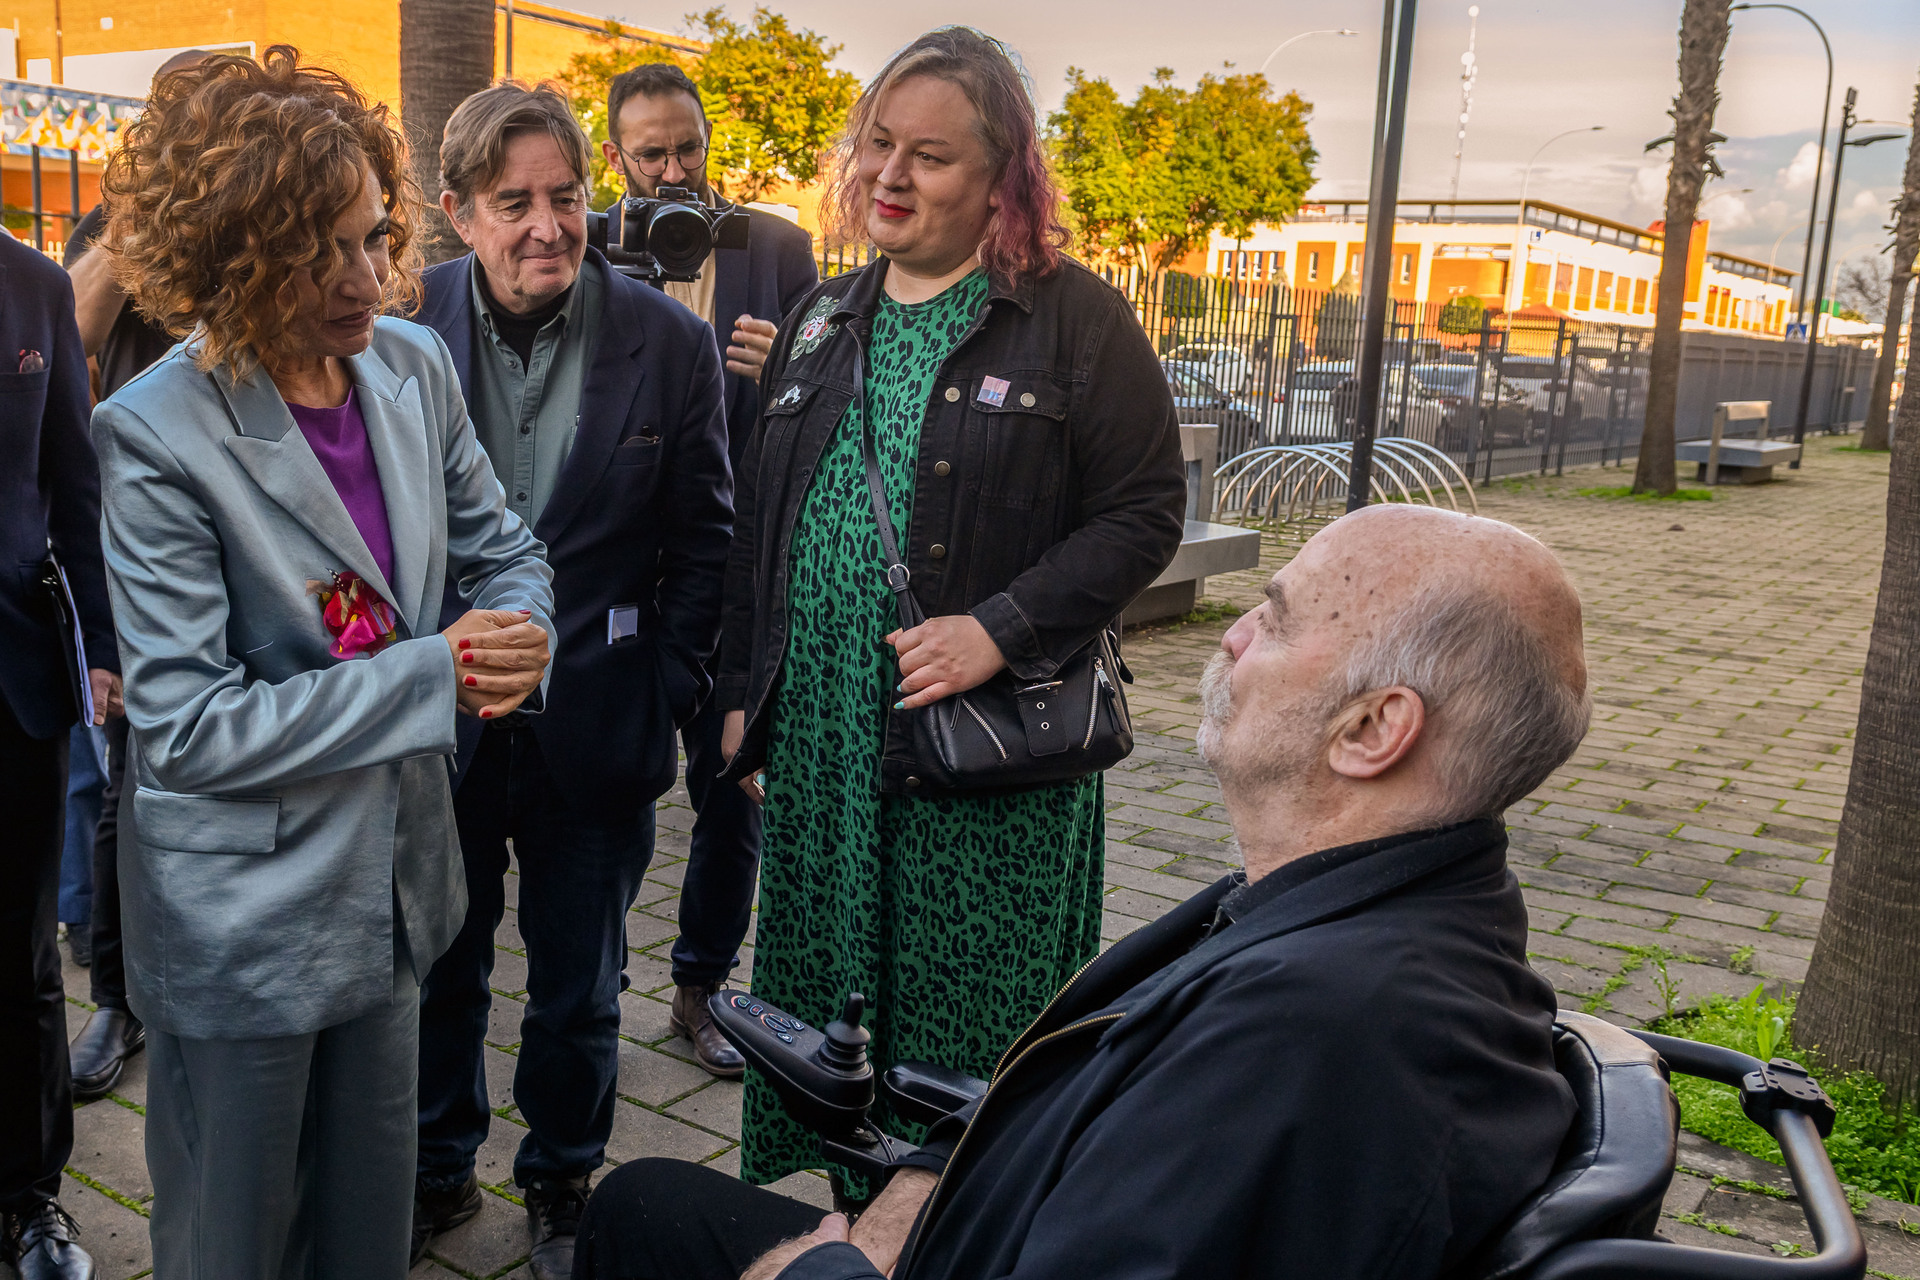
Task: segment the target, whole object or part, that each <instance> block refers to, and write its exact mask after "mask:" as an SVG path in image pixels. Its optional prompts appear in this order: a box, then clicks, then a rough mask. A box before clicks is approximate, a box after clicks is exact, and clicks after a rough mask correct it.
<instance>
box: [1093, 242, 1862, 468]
mask: <svg viewBox="0 0 1920 1280" xmlns="http://www.w3.org/2000/svg"><path fill="white" fill-rule="evenodd" d="M1103 274H1104V275H1105V277H1106V279H1107V280H1108V281H1109V282H1110V283H1112V284H1113V285H1114V286H1115V287H1116V288H1118V289H1120V290H1121V292H1122V293H1124V294H1125V295H1126V296H1127V297H1128V299H1129V300H1130V301H1131V302H1132V303H1133V305H1134V309H1135V311H1136V313H1137V314H1138V315H1139V317H1140V322H1141V324H1142V326H1144V328H1145V329H1146V331H1147V335H1148V337H1149V338H1150V339H1151V340H1152V342H1153V344H1154V349H1155V350H1156V351H1157V352H1158V353H1159V355H1160V357H1161V361H1162V364H1163V366H1164V367H1165V369H1166V371H1167V378H1168V382H1169V383H1170V384H1171V385H1172V388H1173V391H1174V398H1175V403H1176V405H1177V406H1178V408H1179V412H1180V417H1181V420H1182V421H1187V422H1217V423H1218V424H1219V425H1220V428H1221V440H1220V456H1221V458H1222V459H1223V460H1225V459H1227V458H1230V457H1233V456H1234V455H1236V454H1238V453H1241V452H1244V451H1246V450H1247V449H1250V448H1255V447H1258V446H1261V445H1273V444H1303V443H1304V444H1313V443H1330V442H1335V441H1342V440H1350V439H1352V437H1353V431H1354V422H1355V419H1356V417H1357V413H1358V392H1357V384H1356V381H1355V377H1354V371H1355V363H1356V358H1357V356H1358V353H1359V347H1360V298H1359V295H1358V294H1357V293H1347V292H1337V291H1336V292H1308V291H1302V290H1292V289H1289V288H1287V287H1286V286H1285V285H1284V284H1282V283H1279V282H1274V283H1272V284H1263V283H1259V282H1253V283H1249V282H1245V281H1236V280H1230V279H1224V278H1220V277H1208V276H1188V275H1183V274H1180V273H1178V272H1155V273H1147V272H1142V271H1137V270H1109V271H1106V272H1104V273H1103ZM1652 346H1653V331H1652V330H1651V329H1650V328H1645V327H1641V326H1636V325H1623V324H1602V323H1588V322H1582V321H1577V320H1572V319H1567V318H1564V317H1561V316H1559V315H1557V314H1554V313H1551V312H1546V311H1542V310H1537V309H1536V310H1534V311H1532V312H1521V313H1519V314H1517V315H1515V316H1512V317H1508V316H1505V315H1501V314H1495V313H1489V312H1486V311H1483V310H1481V309H1480V308H1479V307H1478V306H1477V305H1474V304H1473V303H1456V304H1449V305H1440V304H1420V303H1415V302H1410V301H1400V302H1396V303H1395V304H1394V312H1393V315H1392V317H1391V318H1390V320H1389V325H1388V330H1387V338H1386V371H1385V375H1384V376H1383V378H1382V380H1381V403H1380V406H1379V415H1378V419H1377V421H1378V424H1379V425H1378V434H1379V435H1381V436H1389V435H1391V436H1404V437H1409V438H1412V439H1416V440H1421V441H1424V442H1426V443H1428V444H1431V445H1433V446H1435V447H1436V448H1438V449H1441V450H1443V451H1444V452H1446V453H1447V454H1448V455H1449V456H1450V457H1452V458H1453V459H1454V460H1455V461H1456V462H1457V463H1459V465H1460V466H1461V468H1462V469H1463V470H1465V471H1467V472H1468V473H1469V474H1472V475H1474V476H1475V477H1476V478H1478V479H1480V480H1482V481H1486V480H1490V479H1492V478H1493V477H1495V476H1503V475H1516V474H1520V473H1523V472H1529V471H1541V472H1545V471H1547V470H1549V469H1552V470H1554V471H1556V472H1557V471H1559V470H1562V469H1564V468H1565V467H1568V466H1581V465H1592V464H1595V463H1606V464H1612V465H1621V464H1623V463H1624V461H1625V460H1626V459H1628V458H1631V457H1633V456H1634V455H1635V454H1636V453H1637V452H1638V450H1639V443H1640V431H1641V427H1642V424H1643V421H1644V415H1645V410H1646V389H1647V364H1648V359H1649V357H1650V355H1651V352H1652ZM1805 358H1806V347H1805V346H1804V345H1802V344H1799V343H1786V342H1780V341H1775V340H1770V339H1762V338H1751V337H1743V336H1739V335H1733V334H1717V333H1706V332H1701V333H1687V334H1685V335H1684V340H1683V354H1682V366H1681V385H1680V401H1679V404H1680V409H1679V416H1678V418H1677V420H1676V423H1675V427H1676V431H1675V434H1676V436H1677V438H1679V439H1683V440H1685V439H1694V438H1698V437H1701V436H1704V435H1706V434H1707V433H1708V431H1709V429H1710V426H1711V419H1712V413H1713V406H1714V405H1715V404H1716V403H1718V402H1720V401H1722V400H1771V401H1772V402H1773V416H1772V428H1771V429H1772V432H1773V434H1776V435H1778V434H1784V433H1785V432H1787V431H1790V430H1791V427H1792V411H1793V404H1794V399H1795V396H1796V395H1797V393H1798V388H1799V376H1800V369H1801V367H1802V364H1803V363H1804V361H1805ZM1872 359H1873V357H1872V353H1870V352H1867V351H1864V350H1862V349H1860V348H1857V347H1853V346H1847V345H1839V344H1834V345H1827V346H1823V347H1822V349H1821V351H1820V353H1819V355H1818V360H1817V365H1816V375H1815V380H1814V388H1813V399H1812V403H1811V406H1810V409H1809V413H1808V426H1809V429H1812V430H1829V431H1843V430H1845V429H1847V427H1848V426H1849V425H1850V424H1851V423H1853V422H1857V421H1859V420H1860V419H1861V418H1863V417H1864V416H1865V404H1866V399H1867V396H1868V394H1869V392H1870V386H1869V384H1870V383H1871V380H1872Z"/></svg>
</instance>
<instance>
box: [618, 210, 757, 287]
mask: <svg viewBox="0 0 1920 1280" xmlns="http://www.w3.org/2000/svg"><path fill="white" fill-rule="evenodd" d="M748 229H749V228H748V222H747V211H746V210H745V209H742V208H741V207H740V206H739V205H736V204H726V205H721V206H720V207H719V208H717V209H709V208H708V207H707V206H706V205H705V204H703V203H701V201H700V197H699V196H697V195H695V194H694V193H693V192H691V191H689V190H687V189H686V188H685V187H661V188H660V194H659V195H657V196H651V197H649V196H628V197H627V198H626V199H624V200H622V201H621V202H620V203H619V204H617V205H615V206H613V208H611V209H608V210H607V211H606V212H605V213H591V212H589V213H588V214H587V243H588V244H590V245H592V246H593V247H594V248H596V249H598V250H599V251H600V252H601V253H604V254H606V255H607V261H608V262H610V263H612V264H613V266H614V269H615V270H617V271H619V272H620V274H622V275H628V276H633V277H634V278H636V279H639V280H683V281H692V280H698V279H699V278H700V268H701V267H703V266H705V265H706V261H707V255H708V254H709V253H712V252H713V251H714V250H715V249H744V248H746V247H747V231H748Z"/></svg>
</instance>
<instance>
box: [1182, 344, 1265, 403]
mask: <svg viewBox="0 0 1920 1280" xmlns="http://www.w3.org/2000/svg"><path fill="white" fill-rule="evenodd" d="M1166 358H1167V359H1168V360H1169V361H1172V362H1174V363H1176V364H1183V365H1186V366H1187V367H1189V368H1191V369H1193V370H1194V371H1196V372H1198V373H1203V374H1205V375H1206V376H1207V378H1208V379H1209V380H1210V381H1211V382H1212V383H1213V385H1214V386H1216V387H1219V388H1220V389H1221V390H1222V391H1225V392H1226V393H1227V394H1229V395H1242V394H1245V393H1246V392H1248V391H1250V390H1252V389H1253V361H1252V360H1250V359H1248V358H1247V353H1246V352H1244V351H1242V350H1241V349H1240V348H1238V347H1236V346H1232V345H1230V344H1228V343H1224V342H1188V343H1183V344H1181V345H1180V346H1177V347H1175V348H1174V349H1173V350H1172V351H1169V352H1168V353H1167V356H1166Z"/></svg>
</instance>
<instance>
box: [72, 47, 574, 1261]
mask: <svg viewBox="0 0 1920 1280" xmlns="http://www.w3.org/2000/svg"><path fill="white" fill-rule="evenodd" d="M105 185H106V199H107V202H108V207H109V210H110V214H109V220H108V225H107V229H106V233H105V235H104V236H103V237H102V243H103V244H104V245H105V246H107V248H108V251H110V252H111V253H113V254H114V255H115V259H116V261H115V271H116V275H117V276H118V278H119V279H120V281H121V282H122V283H123V284H124V285H125V287H126V289H127V291H128V293H129V294H130V295H131V296H132V298H133V300H134V302H135V303H136V305H138V306H139V307H140V309H141V310H142V311H144V312H146V313H147V314H148V315H150V316H152V317H155V318H156V319H158V320H160V321H161V322H163V323H165V324H166V325H167V326H168V327H169V328H171V329H172V330H173V331H174V332H176V333H180V334H184V335H185V337H186V341H185V342H184V344H183V345H181V346H179V347H176V348H175V349H174V350H173V351H172V352H171V353H170V354H169V355H168V356H167V357H166V358H165V359H163V360H161V361H160V362H159V363H158V364H156V365H154V366H153V367H152V368H151V369H150V370H149V371H148V372H147V373H145V374H144V375H142V376H141V377H139V378H138V379H136V380H135V381H133V382H132V383H130V384H128V385H127V386H125V387H124V388H122V389H121V390H120V391H119V392H117V393H116V394H115V395H114V396H113V397H112V398H111V399H109V400H108V401H107V402H106V403H104V404H103V405H101V406H100V408H99V409H98V410H97V411H96V412H95V415H94V420H93V436H94V443H95V446H96V448H97V449H98V451H99V454H100V469H101V482H102V490H103V502H102V506H103V508H104V513H105V514H104V521H103V525H104V538H105V545H106V560H107V572H108V579H109V589H110V592H111V595H112V601H113V607H114V616H115V623H116V626H117V629H118V633H119V637H120V643H121V646H122V661H123V664H124V666H125V673H126V677H127V684H128V688H129V699H130V700H129V702H128V706H127V719H128V722H129V724H130V726H131V729H132V733H131V739H132V742H131V748H130V753H129V760H128V776H129V782H130V783H131V784H132V785H130V786H128V788H127V800H126V802H125V804H126V808H127V813H126V815H125V818H126V820H125V821H123V823H122V826H121V831H122V837H123V842H122V853H121V858H122V872H121V876H122V879H121V883H122V886H123V889H122V897H123V900H124V914H125V919H124V929H125V950H126V965H127V985H128V999H129V1002H130V1003H131V1005H132V1007H133V1010H134V1011H135V1013H137V1014H138V1015H139V1017H140V1018H141V1020H142V1021H143V1022H144V1023H145V1024H146V1026H147V1028H148V1035H149V1049H150V1071H149V1077H148V1093H147V1161H148V1165H149V1168H150V1169H151V1172H152V1176H153V1183H154V1201H153V1215H152V1234H153V1252H154V1274H155V1275H156V1276H157V1277H159V1278H160V1280H174V1278H176V1277H180V1278H183V1280H184V1278H186V1277H195V1278H198V1277H240V1276H246V1277H265V1276H289V1277H291V1276H309V1275H320V1276H352V1277H355V1280H373V1278H377V1277H400V1276H403V1275H405V1274H406V1271H407V1257H408V1245H409V1237H410V1222H411V1211H412V1189H413V1174H414V1081H415V1078H416V1073H417V1062H416V1058H417V1040H418V1027H419V995H418V981H419V979H420V978H421V977H422V976H424V974H425V973H426V971H427V969H428V967H429V966H430V965H432V963H433V961H434V959H435V958H436V957H437V956H439V954H440V953H441V952H442V951H443V950H444V949H445V948H446V946H447V944H448V942H449V941H450V940H451V939H452V937H453V936H454V934H455V932H456V931H457V930H458V929H459V927H460V922H461V918H462V915H463V913H464V910H465V902H464V900H463V898H464V895H463V888H462V885H463V879H462V874H461V863H460V852H459V849H458V847H457V844H456V842H455V837H454V821H453V808H452V800H451V796H450V793H449V790H448V782H447V776H448V769H447V762H446V759H445V757H447V756H448V755H450V754H451V753H452V752H453V750H454V723H455V716H456V713H457V712H465V713H468V714H474V715H479V716H483V717H486V716H495V715H502V714H505V713H507V712H509V711H512V710H514V709H515V708H517V707H520V706H521V704H522V703H523V702H524V701H527V700H528V699H529V698H535V699H537V695H538V690H539V689H540V687H541V684H542V681H543V679H544V673H545V669H546V665H547V661H548V650H547V635H548V633H549V631H550V630H551V623H550V622H549V621H548V617H549V615H550V613H551V611H552V607H553V602H552V593H551V589H550V582H551V574H550V573H549V571H548V569H547V565H546V563H545V561H544V559H543V551H542V548H541V546H540V544H539V542H538V541H536V540H535V539H534V537H533V535H532V534H531V533H530V532H529V531H528V529H527V528H526V526H525V525H524V524H522V523H521V522H520V520H519V519H518V518H517V517H516V516H514V515H513V514H512V513H511V512H510V511H508V510H507V508H506V506H505V504H504V501H503V495H502V493H501V490H500V486H499V484H498V483H497V482H496V481H495V479H494V475H493V472H492V470H491V468H490V467H489V466H488V463H487V459H486V455H485V454H484V453H482V452H481V450H480V448H479V446H478V445H477V444H476V443H475V439H474V433H473V428H472V426H471V424H470V423H469V422H468V420H467V416H466V410H465V408H464V406H463V404H462V402H461V397H460V389H459V384H458V382H457V381H456V380H455V377H454V371H453V365H452V363H451V362H450V360H449V358H448V355H447V350H446V347H445V346H444V345H442V344H441V342H440V339H439V338H438V337H436V336H435V335H434V334H433V332H432V331H431V330H429V329H425V328H421V327H419V326H416V325H413V324H410V323H408V322H406V321H403V320H397V319H392V318H388V317H387V316H386V315H385V314H384V313H385V312H387V311H388V310H389V309H390V308H391V307H393V306H394V305H395V304H398V303H403V302H405V301H407V300H408V299H410V298H411V297H412V296H414V294H415V293H416V291H417V285H416V282H415V275H414V266H413V263H412V258H411V253H410V241H411V239H412V236H413V233H414V231H415V228H416V226H417V223H416V221H415V219H416V212H415V210H416V208H417V205H416V197H415V193H414V192H413V190H412V189H411V188H410V186H409V184H408V181H407V178H406V158H405V149H404V144H403V142H402V140H401V137H400V134H399V132H398V131H397V129H396V128H395V126H394V123H393V122H392V121H391V120H390V119H389V117H388V115H387V112H386V109H385V108H384V107H379V106H373V105H369V103H368V101H367V99H366V98H365V96H364V95H362V94H361V93H360V92H359V90H357V89H355V88H354V87H353V86H352V85H351V84H349V83H348V82H347V81H346V80H345V79H343V78H342V77H340V76H338V75H336V74H334V73H332V72H330V71H325V70H322V69H320V68H318V67H314V66H310V65H304V64H302V63H301V61H300V59H299V55H298V54H297V53H296V52H295V51H294V50H292V49H289V48H285V47H283V46H277V47H275V48H272V49H269V50H267V52H266V53H265V55H264V56H263V57H261V58H260V59H259V60H258V61H257V62H256V61H255V60H253V59H251V58H245V57H232V56H229V57H216V58H211V59H209V60H207V61H206V62H203V63H201V64H200V65H199V66H196V67H193V68H191V69H188V70H182V71H177V72H174V73H171V74H169V75H167V76H164V77H162V78H161V80H160V81H159V83H158V84H157V85H156V86H155V88H154V90H153V95H152V97H151V99H150V100H149V102H148V104H147V109H146V112H145V114H144V115H142V116H141V118H140V120H139V121H138V122H137V123H136V124H135V125H134V126H132V128H131V130H130V135H129V138H128V140H127V143H126V145H125V147H124V149H123V150H121V151H120V152H118V153H117V154H116V155H115V156H114V158H113V160H112V162H111V163H110V165H109V167H108V171H107V175H106V182H105ZM449 578H451V579H452V580H453V581H454V582H455V583H456V584H457V585H458V586H459V589H460V591H461V593H462V595H463V596H465V597H466V598H467V600H468V601H469V602H470V604H471V605H472V606H473V611H472V612H470V613H468V614H466V615H465V616H464V617H462V618H461V619H460V620H459V621H458V622H456V623H455V624H454V625H453V626H451V627H449V628H447V629H446V631H444V632H437V631H436V630H435V629H434V627H435V624H436V622H437V621H438V618H439V612H440V601H441V592H442V584H443V583H444V582H446V581H447V580H448V579H449Z"/></svg>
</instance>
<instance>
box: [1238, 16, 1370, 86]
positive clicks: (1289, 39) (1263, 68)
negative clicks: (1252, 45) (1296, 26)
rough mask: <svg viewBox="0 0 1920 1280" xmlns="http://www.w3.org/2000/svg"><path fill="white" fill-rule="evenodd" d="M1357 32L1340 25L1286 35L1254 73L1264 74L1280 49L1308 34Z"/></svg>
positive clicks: (1351, 34)
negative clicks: (1334, 27) (1336, 27)
mask: <svg viewBox="0 0 1920 1280" xmlns="http://www.w3.org/2000/svg"><path fill="white" fill-rule="evenodd" d="M1359 34H1360V33H1359V32H1358V31H1355V30H1353V29H1352V28H1350V27H1341V28H1340V29H1339V30H1337V31H1336V30H1334V29H1333V28H1331V27H1329V28H1327V29H1326V30H1324V31H1302V32H1301V33H1300V34H1299V35H1297V36H1288V37H1287V38H1286V39H1285V40H1282V41H1281V42H1280V43H1279V44H1277V45H1275V46H1273V52H1272V53H1270V54H1268V55H1267V60H1266V61H1265V62H1262V63H1261V64H1260V70H1259V71H1258V72H1257V73H1256V74H1258V75H1265V74H1266V73H1267V68H1268V67H1269V66H1270V65H1272V63H1273V60H1274V59H1275V58H1277V57H1279V56H1280V51H1281V50H1282V49H1284V48H1286V47H1287V46H1288V45H1290V44H1293V43H1294V42H1295V41H1299V40H1305V39H1306V38H1307V37H1308V36H1357V35H1359Z"/></svg>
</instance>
